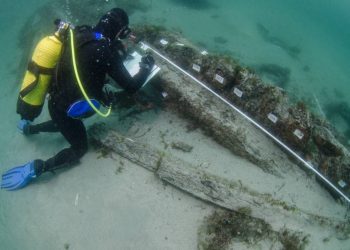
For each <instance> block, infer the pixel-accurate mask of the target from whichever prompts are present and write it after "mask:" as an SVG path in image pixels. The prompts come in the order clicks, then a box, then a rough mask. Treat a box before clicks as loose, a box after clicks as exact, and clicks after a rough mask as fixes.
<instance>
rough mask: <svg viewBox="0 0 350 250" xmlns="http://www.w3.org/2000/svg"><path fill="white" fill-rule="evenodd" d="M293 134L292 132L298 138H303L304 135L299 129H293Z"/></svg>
mask: <svg viewBox="0 0 350 250" xmlns="http://www.w3.org/2000/svg"><path fill="white" fill-rule="evenodd" d="M293 134H294V135H295V136H296V137H298V138H299V140H301V139H303V137H304V133H303V132H301V131H300V130H299V129H296V130H295V131H294V133H293Z"/></svg>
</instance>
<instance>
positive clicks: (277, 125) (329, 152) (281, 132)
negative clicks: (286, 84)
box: [135, 26, 350, 196]
mask: <svg viewBox="0 0 350 250" xmlns="http://www.w3.org/2000/svg"><path fill="white" fill-rule="evenodd" d="M135 32H136V34H137V35H138V37H139V39H140V40H142V41H145V42H146V43H148V44H150V45H151V46H153V47H154V48H156V49H157V50H159V51H160V52H161V53H162V54H164V55H165V56H167V57H169V58H170V59H171V60H173V61H174V62H175V63H177V64H178V65H179V66H180V67H182V68H183V69H185V70H187V71H188V72H190V73H191V74H193V75H194V76H195V77H197V78H198V79H199V80H201V81H203V82H204V83H206V84H207V85H208V86H209V87H210V88H212V89H213V90H215V91H216V92H217V93H219V94H220V95H221V96H222V97H224V98H225V99H226V100H229V101H230V102H231V103H232V104H234V105H235V106H237V107H239V108H240V109H242V110H243V111H244V112H246V113H247V114H249V115H250V116H251V117H253V118H254V119H255V120H256V121H257V122H259V123H261V124H262V125H263V126H264V127H265V128H266V129H267V130H269V131H271V132H272V133H273V134H275V135H276V136H277V137H278V138H280V139H281V140H282V141H283V142H284V143H285V144H286V145H288V146H289V147H291V148H292V149H293V150H295V151H296V152H297V153H298V154H299V155H301V156H302V157H303V158H304V159H305V160H307V161H309V162H311V163H312V164H313V166H314V167H315V168H316V169H318V170H319V171H320V172H321V173H322V174H324V175H325V176H326V177H327V178H328V179H329V180H331V181H332V182H333V184H334V185H336V186H337V187H338V188H339V189H340V190H342V191H343V192H344V193H346V194H347V195H348V196H349V194H350V186H349V183H350V153H349V151H348V150H347V148H346V147H345V146H343V145H342V144H341V143H340V141H338V140H337V139H336V137H335V135H334V134H335V133H336V132H335V131H334V129H333V128H332V127H331V126H330V125H329V123H328V122H327V121H325V120H322V119H320V118H319V117H317V116H316V115H314V114H313V113H312V112H311V111H310V110H309V109H308V107H307V106H306V104H304V103H303V102H296V103H295V102H291V101H290V100H289V97H288V95H287V93H286V92H285V91H284V90H283V89H281V88H279V87H276V86H272V85H270V84H266V83H264V82H263V81H262V80H261V79H260V78H259V76H258V75H256V74H255V73H253V72H252V71H250V70H249V69H247V68H244V67H242V66H241V65H240V64H239V63H238V62H237V61H235V60H234V59H232V58H230V57H227V56H223V55H212V54H206V53H203V51H201V50H199V49H198V48H197V47H195V46H194V45H192V44H191V43H190V42H188V41H186V39H184V38H183V37H181V35H179V34H177V33H174V32H170V31H168V30H166V29H164V28H162V27H156V26H139V27H135ZM162 67H163V70H162V71H161V73H160V77H159V79H158V83H159V85H160V86H161V87H160V88H161V89H162V91H165V92H167V94H168V96H167V100H166V101H167V104H168V107H170V108H173V109H175V110H177V111H178V112H179V113H180V114H183V115H184V116H186V117H187V118H189V119H192V120H193V121H194V122H196V124H197V125H198V126H200V127H201V128H203V129H205V130H206V131H208V132H209V133H210V135H211V136H212V137H213V138H215V139H216V140H217V142H219V143H220V144H221V145H224V146H225V147H227V148H228V149H230V150H231V151H232V152H234V153H235V154H238V155H240V156H242V157H245V158H247V159H249V160H250V161H252V162H253V163H255V164H257V165H258V166H260V167H261V168H262V169H264V171H267V172H270V173H273V174H276V175H278V172H279V171H280V169H279V167H278V165H279V164H278V162H280V161H281V160H283V159H276V157H277V156H272V155H269V154H268V153H266V150H264V147H265V149H266V146H264V145H266V143H267V144H268V145H269V144H271V142H267V139H266V138H263V137H264V136H261V134H260V133H255V132H254V130H255V129H254V128H253V127H252V126H251V125H250V124H249V123H247V126H249V128H248V129H244V128H242V127H240V126H236V125H235V124H236V121H237V120H241V119H242V118H241V117H239V115H237V114H235V113H234V112H232V111H231V110H230V108H228V107H225V105H224V104H221V103H219V102H218V101H217V100H215V97H213V96H210V94H208V93H205V92H206V90H203V89H201V88H199V87H195V86H194V84H193V82H192V81H191V79H189V78H186V77H184V76H183V75H181V74H179V73H177V72H175V70H173V69H171V68H170V69H169V68H168V67H167V66H165V65H163V66H162ZM261 141H263V143H259V142H261ZM277 158H278V157H277ZM282 158H283V157H282ZM276 162H277V164H276Z"/></svg>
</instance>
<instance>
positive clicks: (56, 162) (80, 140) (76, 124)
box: [39, 102, 88, 173]
mask: <svg viewBox="0 0 350 250" xmlns="http://www.w3.org/2000/svg"><path fill="white" fill-rule="evenodd" d="M49 111H50V115H51V118H52V120H53V121H54V123H55V124H57V127H58V128H59V130H60V132H61V133H62V135H63V136H64V137H65V138H66V140H67V141H68V142H69V144H70V145H71V146H70V147H69V148H65V149H63V150H61V151H60V152H59V153H58V154H56V155H55V156H53V157H52V158H50V159H48V160H46V161H45V162H43V164H42V166H41V170H39V173H42V172H45V171H50V170H55V169H58V168H62V167H66V166H70V165H72V164H74V163H77V162H78V161H79V159H80V158H81V157H82V156H83V155H84V154H85V153H86V152H87V150H88V140H87V134H86V129H85V126H84V124H83V122H82V121H81V120H77V119H72V118H70V117H68V116H67V115H66V113H65V112H62V111H59V110H57V109H56V107H55V106H54V105H52V103H50V102H49Z"/></svg>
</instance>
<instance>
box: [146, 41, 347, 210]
mask: <svg viewBox="0 0 350 250" xmlns="http://www.w3.org/2000/svg"><path fill="white" fill-rule="evenodd" d="M141 46H142V47H143V48H144V49H149V50H151V51H153V52H154V53H155V54H156V55H158V56H159V57H161V58H162V59H163V60H165V61H166V62H168V63H169V64H171V65H172V66H174V67H175V68H176V69H178V70H179V71H181V72H182V73H184V74H185V75H187V76H188V77H190V78H191V79H192V80H194V81H195V82H196V83H198V84H199V85H201V86H202V87H203V88H205V89H206V90H208V91H209V92H210V93H212V94H213V95H215V96H216V97H218V98H219V99H220V100H221V101H223V102H224V103H226V104H227V105H229V106H230V107H231V108H232V109H234V110H235V111H237V112H238V113H239V114H240V115H242V116H243V117H244V118H246V119H247V120H248V121H250V122H251V123H253V124H254V125H255V126H256V127H258V128H259V129H260V130H261V131H263V132H264V133H265V134H267V135H268V136H269V137H270V138H272V139H273V140H274V141H275V142H277V143H278V144H279V145H280V146H282V147H283V148H284V149H286V150H287V151H288V152H289V153H291V154H292V155H293V156H294V157H295V158H297V159H298V160H299V161H300V162H302V163H303V164H304V165H305V166H306V167H307V168H308V169H310V170H311V171H312V172H314V173H315V174H316V175H317V176H319V177H320V178H321V179H322V180H323V181H325V182H326V183H327V184H328V185H329V186H330V187H331V188H332V189H333V190H335V191H336V192H337V193H338V194H339V195H341V196H342V197H343V198H344V199H345V200H346V201H347V202H348V203H350V198H349V197H347V196H346V195H345V194H344V193H343V192H342V191H341V190H339V189H338V188H337V187H336V186H335V185H334V184H333V183H332V182H330V181H329V180H328V179H327V178H326V177H324V176H323V175H322V174H321V173H320V172H318V171H317V170H316V169H315V168H314V167H313V166H312V165H311V164H310V163H309V162H307V161H305V160H304V159H303V158H302V157H301V156H299V155H298V154H297V153H296V152H294V151H293V150H292V149H290V148H289V147H288V146H287V145H285V144H284V143H283V142H282V141H281V140H279V139H278V138H277V137H275V136H274V135H273V134H271V133H270V132H269V131H267V130H266V129H265V128H264V127H263V126H261V125H260V124H259V123H257V122H256V121H254V120H253V119H252V118H251V117H249V116H248V115H246V114H245V113H244V112H243V111H241V110H240V109H238V108H237V107H235V106H234V105H232V104H231V103H230V102H229V101H227V100H226V99H225V98H223V97H221V96H220V95H219V94H217V93H216V92H215V91H213V90H212V89H210V88H209V87H208V86H206V85H205V84H204V83H203V82H201V81H199V80H198V79H197V78H195V77H194V76H192V75H191V74H190V73H188V72H187V71H185V70H184V69H182V68H180V67H179V66H178V65H176V64H175V63H174V62H172V61H171V60H170V59H168V58H167V57H165V56H163V55H162V54H161V53H159V52H158V51H157V50H155V49H153V48H152V47H150V46H149V45H147V44H146V43H143V42H141Z"/></svg>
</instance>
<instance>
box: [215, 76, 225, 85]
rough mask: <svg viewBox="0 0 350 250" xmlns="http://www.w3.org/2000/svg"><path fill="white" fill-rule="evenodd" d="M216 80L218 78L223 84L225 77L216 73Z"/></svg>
mask: <svg viewBox="0 0 350 250" xmlns="http://www.w3.org/2000/svg"><path fill="white" fill-rule="evenodd" d="M215 80H217V81H218V82H219V83H221V84H224V81H225V78H223V77H222V76H220V75H218V74H216V75H215Z"/></svg>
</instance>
